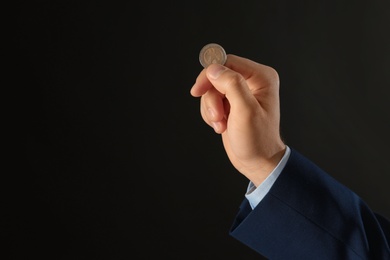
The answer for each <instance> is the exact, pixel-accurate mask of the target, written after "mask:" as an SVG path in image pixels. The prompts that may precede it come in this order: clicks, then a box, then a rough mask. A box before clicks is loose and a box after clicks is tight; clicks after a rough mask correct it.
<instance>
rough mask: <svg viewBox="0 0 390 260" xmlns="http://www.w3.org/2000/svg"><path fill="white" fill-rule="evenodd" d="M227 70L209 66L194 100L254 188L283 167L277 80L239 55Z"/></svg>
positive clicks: (197, 85)
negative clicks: (279, 165)
mask: <svg viewBox="0 0 390 260" xmlns="http://www.w3.org/2000/svg"><path fill="white" fill-rule="evenodd" d="M227 56H228V57H227V61H226V63H225V65H224V66H222V65H219V64H211V65H209V66H208V67H207V68H206V69H204V70H202V71H201V72H200V74H199V75H198V77H197V79H196V82H195V84H194V86H193V87H192V88H191V95H192V96H194V97H201V98H200V113H201V116H202V118H203V120H204V121H205V122H206V123H207V124H208V125H210V126H211V127H213V129H214V131H215V132H216V133H218V134H221V135H222V141H223V145H224V148H225V151H226V153H227V155H228V158H229V160H230V161H231V163H232V164H233V166H234V167H235V168H236V169H237V170H238V171H239V172H240V173H242V174H243V175H244V176H246V177H247V178H248V179H249V180H250V181H252V182H253V183H254V184H255V186H258V185H260V184H261V183H262V182H263V181H264V180H265V178H266V177H267V176H268V175H269V174H270V173H271V172H272V170H273V169H274V168H275V167H276V165H277V164H278V163H279V161H280V160H281V158H282V157H283V154H284V152H285V149H286V146H285V144H284V143H283V141H282V139H281V137H280V129H279V128H280V107H279V106H280V104H279V75H278V73H277V72H276V71H275V70H274V69H273V68H271V67H268V66H265V65H262V64H259V63H256V62H254V61H251V60H249V59H245V58H242V57H239V56H236V55H231V54H229V55H227Z"/></svg>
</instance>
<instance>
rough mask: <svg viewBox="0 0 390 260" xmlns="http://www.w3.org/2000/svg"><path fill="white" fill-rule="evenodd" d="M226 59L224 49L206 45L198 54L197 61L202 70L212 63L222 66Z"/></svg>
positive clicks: (216, 45)
mask: <svg viewBox="0 0 390 260" xmlns="http://www.w3.org/2000/svg"><path fill="white" fill-rule="evenodd" d="M226 58H227V57H226V52H225V50H224V48H222V46H221V45H219V44H216V43H209V44H206V45H205V46H204V47H203V48H202V49H201V50H200V53H199V61H200V64H202V66H203V67H204V68H206V67H207V66H209V65H210V64H214V63H217V64H221V65H224V64H225V62H226Z"/></svg>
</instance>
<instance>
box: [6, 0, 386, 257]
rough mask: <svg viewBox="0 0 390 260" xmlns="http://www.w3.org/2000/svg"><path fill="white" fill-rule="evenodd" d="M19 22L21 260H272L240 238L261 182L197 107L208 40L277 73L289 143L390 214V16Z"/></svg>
mask: <svg viewBox="0 0 390 260" xmlns="http://www.w3.org/2000/svg"><path fill="white" fill-rule="evenodd" d="M15 10H16V15H15V16H14V17H13V18H12V20H11V24H12V25H13V26H15V28H16V29H15V36H14V37H12V38H10V40H11V42H12V44H13V45H14V46H16V47H17V48H18V50H17V51H16V52H14V53H13V58H14V59H13V62H11V63H10V64H9V66H10V67H11V68H12V69H13V70H14V72H16V73H15V74H16V75H14V76H13V80H12V84H11V85H10V86H12V88H13V89H14V90H16V92H17V98H16V99H15V101H13V105H12V107H10V108H9V109H10V110H11V111H12V112H15V113H16V116H15V117H14V119H15V120H14V121H15V123H14V124H12V126H17V127H14V128H15V129H14V130H13V131H14V133H16V137H15V138H13V139H12V140H11V141H12V142H13V148H14V150H12V151H13V152H9V153H11V154H12V155H15V157H16V158H17V163H15V164H13V167H12V171H10V172H9V173H10V175H11V176H12V177H13V178H12V181H11V182H8V183H6V186H7V187H10V188H11V191H10V192H9V193H8V195H7V197H6V198H7V204H6V206H9V208H7V210H6V211H5V215H6V216H7V217H9V221H8V222H6V223H7V226H8V227H9V228H10V232H9V233H8V234H7V237H8V240H9V241H10V242H11V246H10V247H8V249H10V250H11V253H12V257H11V259H27V258H23V256H25V255H30V256H34V255H35V256H38V257H39V258H40V259H154V258H155V257H159V258H160V257H166V258H167V259H187V258H191V259H192V258H193V259H233V258H238V259H261V257H259V255H257V254H256V253H254V252H253V251H252V250H251V249H249V248H247V247H246V246H244V245H242V244H241V243H240V242H238V241H236V240H234V239H233V238H232V237H230V236H229V234H228V231H229V229H230V225H231V224H232V221H233V218H234V216H235V214H236V212H237V209H238V206H239V204H240V202H241V200H242V199H243V198H244V193H245V189H246V186H247V183H248V181H247V180H246V179H245V178H244V177H243V176H241V175H240V174H238V173H237V172H236V170H235V169H233V167H232V166H231V164H230V162H229V161H228V160H227V157H226V156H225V153H224V150H223V147H222V145H221V141H220V137H219V136H218V135H216V134H215V133H214V132H213V130H212V129H211V128H209V127H208V126H206V125H205V124H204V122H203V121H202V120H201V117H200V114H199V100H198V99H196V98H193V97H192V96H190V94H189V90H190V88H191V86H192V84H193V83H194V81H195V78H196V76H197V75H198V73H199V72H200V71H201V69H202V67H201V65H200V64H199V61H198V53H199V51H200V49H201V48H202V47H203V45H205V44H207V43H209V42H216V43H219V44H221V45H222V46H224V47H225V49H226V51H227V52H228V53H233V54H237V55H240V56H244V57H247V58H250V59H253V60H255V61H258V62H260V63H264V64H267V65H270V66H273V67H274V68H275V69H276V70H277V71H278V72H279V74H280V78H281V93H280V95H281V111H282V119H281V124H282V135H283V137H284V139H285V141H286V143H287V144H288V145H289V146H291V147H293V148H295V149H297V150H298V151H300V152H301V153H303V154H304V155H306V156H307V157H309V158H310V159H311V160H313V161H314V162H315V163H317V164H318V165H319V166H320V167H322V168H323V169H325V170H326V171H327V172H328V173H329V174H330V175H332V176H334V177H335V178H336V179H338V180H339V181H340V182H342V183H343V184H345V185H346V186H348V187H350V188H351V189H352V190H354V191H355V192H356V193H357V194H359V195H360V196H361V197H362V198H363V199H364V200H365V201H366V202H367V203H368V204H369V205H370V206H371V207H372V209H374V210H375V211H377V212H379V213H382V214H384V215H385V216H387V217H389V216H390V203H389V199H388V198H389V195H390V192H389V189H388V186H389V183H390V177H389V176H390V175H389V173H390V169H389V166H388V161H389V152H388V146H389V144H390V137H389V134H388V133H389V132H390V131H389V130H390V126H389V108H390V106H389V99H390V91H389V87H390V73H389V64H390V34H389V32H390V11H389V10H390V2H388V1H380V0H373V1H352V0H350V1H345V0H341V1H340V0H337V1H336V0H335V1H329V0H326V1H325V0H324V1H288V0H286V1H275V0H261V1H258V0H256V1H241V2H240V1H190V2H189V1H156V2H155V3H154V2H151V1H146V2H145V3H141V2H138V3H133V1H28V2H26V3H23V2H19V4H18V6H17V8H16V9H15ZM28 259H30V258H28Z"/></svg>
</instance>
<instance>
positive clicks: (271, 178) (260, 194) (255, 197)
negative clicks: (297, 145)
mask: <svg viewBox="0 0 390 260" xmlns="http://www.w3.org/2000/svg"><path fill="white" fill-rule="evenodd" d="M290 153H291V150H290V148H289V147H288V146H287V149H286V152H285V153H284V155H283V157H282V159H281V160H280V162H279V163H278V165H277V166H276V167H275V169H274V170H273V171H272V172H271V174H270V175H268V177H267V178H266V179H265V180H264V181H263V182H262V183H261V184H260V185H259V186H258V187H257V188H256V186H255V185H254V184H253V182H249V184H248V188H247V191H246V194H245V197H246V198H247V199H248V201H249V204H250V205H251V207H252V209H254V208H255V207H256V206H257V204H259V203H260V201H261V200H262V199H263V198H264V196H265V195H267V193H268V191H269V190H270V189H271V187H272V185H273V184H274V182H275V181H276V179H277V178H278V177H279V175H280V173H281V172H282V170H283V168H284V166H285V165H286V163H287V161H288V158H289V156H290Z"/></svg>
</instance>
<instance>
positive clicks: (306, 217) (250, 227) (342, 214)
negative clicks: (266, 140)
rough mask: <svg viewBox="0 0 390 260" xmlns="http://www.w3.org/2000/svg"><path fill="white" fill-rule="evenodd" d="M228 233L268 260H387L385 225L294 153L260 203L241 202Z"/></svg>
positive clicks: (389, 232) (389, 230) (388, 226)
mask: <svg viewBox="0 0 390 260" xmlns="http://www.w3.org/2000/svg"><path fill="white" fill-rule="evenodd" d="M230 234H231V235H232V236H233V237H235V238H236V239H238V240H239V241H241V242H242V243H244V244H246V245H247V246H249V247H250V248H252V249H254V250H255V251H257V252H259V253H260V254H261V255H263V256H265V257H267V258H269V259H286V260H293V259H299V260H303V259H311V260H312V259H315V260H320V259H327V260H338V259H340V260H341V259H342V260H349V259H380V260H390V249H389V241H390V222H389V221H388V220H387V219H386V218H384V217H382V216H380V215H378V214H376V213H374V212H373V211H372V210H370V208H369V207H368V206H367V205H366V204H365V203H364V201H362V199H361V198H359V197H358V196H357V195H356V194H355V193H354V192H352V191H351V190H350V189H348V188H347V187H345V186H344V185H342V184H340V183H339V182H338V181H336V180H335V179H333V178H332V177H331V176H330V175H328V174H327V173H325V172H324V171H323V170H321V169H320V168H319V167H318V166H316V165H315V164H314V163H313V162H311V161H309V160H308V159H307V158H305V157H304V156H303V155H301V154H300V153H298V152H297V151H296V150H294V149H291V154H290V158H289V160H288V162H287V164H286V166H285V168H284V169H283V171H282V173H281V174H280V176H279V177H278V179H277V180H276V182H275V183H274V185H273V186H272V188H271V190H270V191H269V193H268V194H267V195H266V196H265V197H264V199H263V200H262V201H261V202H260V203H259V204H258V205H257V207H256V208H255V209H254V210H252V209H251V207H250V205H249V203H248V201H247V200H246V199H245V200H244V201H243V202H242V204H241V206H240V210H239V212H238V214H237V216H236V219H235V221H234V223H233V226H232V229H231V230H230Z"/></svg>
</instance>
